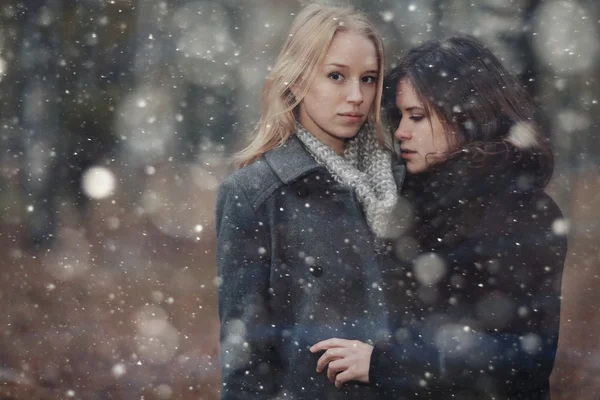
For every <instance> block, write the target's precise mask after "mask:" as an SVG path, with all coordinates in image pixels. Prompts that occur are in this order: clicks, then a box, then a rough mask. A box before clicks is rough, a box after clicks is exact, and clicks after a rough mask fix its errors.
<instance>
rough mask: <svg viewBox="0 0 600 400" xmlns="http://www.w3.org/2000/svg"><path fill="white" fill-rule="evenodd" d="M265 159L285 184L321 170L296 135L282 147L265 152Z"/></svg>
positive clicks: (320, 166)
mask: <svg viewBox="0 0 600 400" xmlns="http://www.w3.org/2000/svg"><path fill="white" fill-rule="evenodd" d="M265 159H266V160H267V163H268V164H269V166H270V167H271V168H272V169H273V171H275V173H276V174H277V176H278V177H279V179H281V181H282V182H283V183H285V184H288V183H291V182H294V181H295V180H296V179H298V178H301V177H303V176H305V175H306V174H308V173H309V172H312V171H314V170H316V169H319V168H323V166H322V165H320V164H318V163H317V162H316V161H315V159H314V158H313V157H312V156H311V155H310V154H309V153H308V151H307V150H306V149H305V148H304V146H303V145H302V143H301V142H300V139H298V138H297V137H296V135H292V136H290V137H289V139H288V140H287V141H286V142H285V143H284V144H283V145H281V146H279V147H276V148H274V149H272V150H269V151H268V152H266V153H265Z"/></svg>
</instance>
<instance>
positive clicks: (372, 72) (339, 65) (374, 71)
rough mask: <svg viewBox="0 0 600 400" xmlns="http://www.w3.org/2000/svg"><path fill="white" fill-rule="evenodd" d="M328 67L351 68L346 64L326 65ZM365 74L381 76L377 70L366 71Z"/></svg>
mask: <svg viewBox="0 0 600 400" xmlns="http://www.w3.org/2000/svg"><path fill="white" fill-rule="evenodd" d="M325 66H326V67H329V66H332V67H338V68H350V67H349V66H347V65H345V64H339V63H329V64H326V65H325ZM365 74H379V71H377V70H376V69H370V70H368V71H365Z"/></svg>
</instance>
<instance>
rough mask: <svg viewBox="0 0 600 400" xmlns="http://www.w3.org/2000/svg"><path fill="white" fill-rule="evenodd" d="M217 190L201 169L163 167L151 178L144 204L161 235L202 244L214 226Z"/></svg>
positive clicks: (174, 166)
mask: <svg viewBox="0 0 600 400" xmlns="http://www.w3.org/2000/svg"><path fill="white" fill-rule="evenodd" d="M217 186H218V180H217V179H216V177H215V175H213V174H211V172H210V171H209V170H206V169H204V168H202V167H200V166H198V165H194V164H192V165H187V164H174V165H168V166H162V167H159V168H158V169H157V171H156V173H155V174H154V175H152V176H150V177H149V178H148V181H147V184H146V189H145V190H144V193H143V195H142V204H143V206H144V210H145V211H146V213H147V214H149V216H150V220H151V221H152V223H153V224H154V225H155V226H156V227H157V228H158V229H159V230H160V231H161V232H163V233H165V234H167V235H169V236H172V237H180V238H186V239H191V240H195V239H196V238H197V237H198V238H200V240H201V239H202V235H205V232H206V231H207V230H208V229H207V228H208V227H210V226H212V224H213V222H214V215H213V211H212V210H213V209H214V202H215V191H216V188H217ZM199 227H201V228H199Z"/></svg>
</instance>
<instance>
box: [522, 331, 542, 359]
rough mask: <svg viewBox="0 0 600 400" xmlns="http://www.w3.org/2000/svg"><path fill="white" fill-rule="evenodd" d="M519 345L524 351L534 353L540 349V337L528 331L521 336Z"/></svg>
mask: <svg viewBox="0 0 600 400" xmlns="http://www.w3.org/2000/svg"><path fill="white" fill-rule="evenodd" d="M521 347H522V348H523V350H524V351H525V352H526V353H529V354H536V353H538V352H539V351H540V350H541V347H542V339H541V338H540V337H539V335H536V334H535V333H528V334H527V335H525V336H523V337H521Z"/></svg>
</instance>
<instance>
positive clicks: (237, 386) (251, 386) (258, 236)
mask: <svg viewBox="0 0 600 400" xmlns="http://www.w3.org/2000/svg"><path fill="white" fill-rule="evenodd" d="M262 223H266V221H265V220H262V221H261V220H260V219H259V218H258V217H257V215H256V213H255V210H253V209H252V207H251V205H250V203H249V201H248V199H247V198H246V195H245V193H244V192H243V190H242V189H241V188H240V186H239V185H238V184H237V183H236V182H235V181H234V180H232V179H228V180H226V181H225V182H224V183H223V185H222V186H221V187H220V188H219V192H218V195H217V205H216V225H217V269H218V276H219V284H220V285H219V316H220V318H221V339H220V340H221V363H222V381H223V386H222V395H221V398H222V399H242V398H243V399H246V398H253V399H261V398H265V399H266V398H272V397H273V395H274V394H275V393H276V391H277V387H276V384H275V377H276V374H277V369H278V368H279V362H278V361H277V357H276V354H275V351H274V348H273V343H274V342H275V340H276V332H275V328H274V326H273V323H272V321H271V312H270V309H269V304H268V301H269V294H268V293H269V292H268V291H269V281H270V279H269V277H270V243H269V239H268V238H269V235H268V233H267V231H266V230H265V227H264V225H262Z"/></svg>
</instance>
